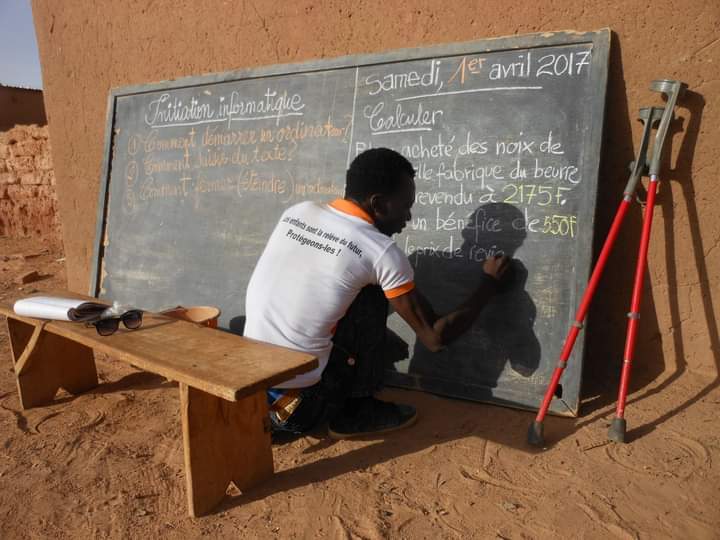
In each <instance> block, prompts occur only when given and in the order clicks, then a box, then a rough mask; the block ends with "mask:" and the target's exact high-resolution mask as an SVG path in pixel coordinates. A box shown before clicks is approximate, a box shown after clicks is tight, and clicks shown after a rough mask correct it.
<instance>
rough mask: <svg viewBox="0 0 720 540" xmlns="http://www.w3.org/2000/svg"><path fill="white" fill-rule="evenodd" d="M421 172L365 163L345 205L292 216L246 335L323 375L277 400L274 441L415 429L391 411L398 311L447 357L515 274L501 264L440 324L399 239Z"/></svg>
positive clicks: (273, 249) (272, 247)
mask: <svg viewBox="0 0 720 540" xmlns="http://www.w3.org/2000/svg"><path fill="white" fill-rule="evenodd" d="M414 177H415V171H414V169H413V167H412V165H411V164H410V162H409V161H408V160H407V159H405V158H404V157H403V156H402V155H401V154H399V153H397V152H395V151H393V150H389V149H387V148H376V149H371V150H367V151H366V152H363V153H362V154H360V155H358V156H357V157H356V158H355V160H353V162H352V163H351V164H350V168H349V169H348V171H347V176H346V187H345V198H344V199H337V200H335V201H334V202H332V203H330V204H318V203H315V202H310V201H307V202H302V203H299V204H297V205H295V206H292V207H291V208H289V209H287V210H286V211H285V212H284V213H283V215H282V217H281V218H280V221H279V223H278V224H277V226H276V227H275V230H274V231H273V233H272V235H271V236H270V239H269V241H268V244H267V246H266V247H265V250H264V252H263V254H262V255H261V257H260V259H259V261H258V263H257V266H256V267H255V270H254V272H253V275H252V277H251V279H250V283H249V285H248V290H247V297H246V311H245V313H246V314H247V322H246V325H245V335H246V336H248V337H251V338H254V339H258V340H261V341H265V342H269V343H273V344H275V345H282V346H285V347H289V348H292V349H296V350H300V351H303V352H307V353H310V354H313V355H315V356H317V357H318V359H319V362H320V366H319V367H318V368H317V369H315V370H314V371H311V372H309V373H305V374H302V375H298V376H297V377H295V378H293V379H291V380H289V381H286V382H285V383H283V384H281V385H279V387H278V388H275V389H272V390H271V391H270V392H269V399H270V405H271V419H272V421H273V426H274V429H275V430H276V431H290V432H293V433H304V432H307V431H309V430H311V429H313V428H314V427H315V426H316V425H317V424H318V423H319V422H320V421H322V420H323V419H328V421H329V423H328V431H329V434H330V436H331V437H334V438H345V437H353V436H359V435H367V434H371V433H378V432H384V431H391V430H394V429H399V428H401V427H405V426H409V425H410V424H412V423H413V422H414V421H415V419H416V412H415V409H414V408H413V407H411V406H409V405H402V404H395V403H389V402H384V401H380V400H378V399H376V398H375V397H374V395H375V394H376V393H377V392H378V390H379V389H380V388H381V387H382V380H383V371H384V369H385V363H384V361H383V358H384V352H385V347H386V336H387V329H386V319H387V315H388V303H389V304H390V306H392V308H393V309H394V310H395V311H396V312H397V313H398V314H399V315H400V316H401V317H402V318H403V319H404V320H405V321H406V322H407V323H408V324H409V325H410V327H411V328H412V329H413V330H414V331H415V333H416V334H417V337H418V339H419V340H420V342H422V344H423V345H425V346H426V347H427V348H428V349H429V350H431V351H438V350H440V349H442V348H443V347H444V346H445V345H447V344H448V343H450V342H451V341H452V340H453V339H455V338H456V337H458V336H460V335H461V334H462V333H463V332H465V331H466V330H467V329H468V328H469V327H470V326H471V325H472V323H473V321H474V320H475V319H476V318H477V316H478V315H479V313H480V311H481V309H482V308H483V306H484V305H485V304H486V303H487V301H488V300H489V298H490V297H491V296H492V295H493V294H494V292H495V289H496V285H497V283H498V280H499V279H500V278H501V277H502V275H503V274H504V272H505V269H506V267H507V262H508V260H507V258H506V257H494V258H491V259H488V260H486V261H485V262H484V263H483V266H482V271H481V272H478V287H477V290H476V291H475V292H474V293H473V294H472V295H471V296H470V298H469V299H468V300H467V301H465V302H464V303H463V304H462V305H460V306H459V307H458V308H457V309H456V310H454V311H452V312H451V313H448V314H447V315H444V316H438V315H436V314H435V313H434V312H433V310H432V307H431V306H430V304H429V303H428V302H427V301H426V300H425V299H424V298H423V296H422V295H421V294H420V292H419V291H418V290H417V288H416V287H415V284H414V282H413V269H412V267H411V266H410V262H409V261H408V259H407V257H406V256H405V254H404V253H403V252H402V250H401V249H400V248H399V247H398V246H397V245H396V244H395V242H394V241H393V240H392V238H391V237H392V235H393V234H396V233H399V232H400V231H402V229H403V228H404V227H405V225H406V223H407V222H408V221H409V220H410V217H411V215H410V208H411V207H412V205H413V203H414V202H415V181H414Z"/></svg>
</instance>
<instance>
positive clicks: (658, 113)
mask: <svg viewBox="0 0 720 540" xmlns="http://www.w3.org/2000/svg"><path fill="white" fill-rule="evenodd" d="M667 83H669V84H672V83H676V81H654V82H653V83H652V85H651V89H655V87H656V85H660V84H667ZM678 84H681V83H678ZM676 99H677V95H674V96H673V99H672V103H670V99H668V106H669V108H670V110H671V111H672V108H673V107H674V105H675V100H676ZM665 110H667V108H666V109H665ZM661 117H664V115H663V109H662V108H659V107H649V108H643V109H640V120H641V121H642V122H643V123H644V129H643V135H642V139H641V143H640V150H639V151H638V158H637V159H636V160H635V163H634V166H633V169H632V172H631V174H630V179H629V180H628V183H627V185H626V187H625V191H624V193H623V199H622V201H621V203H620V206H619V207H618V210H617V212H616V214H615V219H614V220H613V223H612V226H611V227H610V232H609V233H608V236H607V238H606V239H605V244H604V245H603V248H602V250H601V252H600V256H599V257H598V260H597V263H596V264H595V268H594V269H593V272H592V275H591V277H590V281H589V282H588V286H587V289H586V290H585V293H584V294H583V297H582V300H581V301H580V306H579V308H578V311H577V313H576V315H575V320H574V322H573V325H572V326H571V327H570V330H569V331H568V334H567V337H566V338H565V343H564V345H563V348H562V351H561V353H560V359H559V361H558V364H557V366H556V368H555V371H554V372H553V375H552V378H551V380H550V383H549V384H548V387H547V390H546V392H545V396H544V398H543V401H542V404H541V406H540V409H539V410H538V413H537V416H536V417H535V420H534V422H533V423H532V424H531V425H530V428H529V430H528V443H530V444H532V445H534V446H544V444H545V440H544V438H543V421H544V419H545V415H546V414H547V411H548V409H549V407H550V403H551V401H552V398H553V396H554V395H556V391H557V390H558V384H559V382H560V377H561V376H562V374H563V371H564V370H565V367H566V366H567V362H568V359H569V358H570V354H571V353H572V350H573V347H574V345H575V341H576V339H577V336H578V334H579V333H580V330H581V329H582V328H583V324H584V321H585V316H586V315H587V311H588V308H589V307H590V303H591V301H592V298H593V295H594V294H595V290H596V288H597V285H598V283H599V281H600V277H601V276H602V273H603V270H604V269H605V264H606V262H607V259H608V257H609V255H610V252H611V251H612V247H613V245H614V243H615V240H616V238H617V235H618V232H619V230H620V226H621V225H622V222H623V220H624V218H625V214H626V213H627V210H628V208H629V206H630V203H631V202H632V199H633V196H634V194H635V191H636V189H637V185H638V183H639V181H640V179H641V178H642V176H643V171H644V170H645V168H646V166H647V158H646V155H647V148H648V143H649V141H650V134H651V131H652V128H653V126H654V125H655V124H656V123H657V121H658V120H660V119H661ZM668 123H669V122H668ZM661 125H662V122H661ZM666 130H667V128H666ZM659 133H660V132H659V131H658V135H659ZM663 139H664V134H663V136H662V138H661V139H658V138H657V137H656V142H655V149H656V150H657V149H658V148H657V147H658V141H662V140H663ZM660 146H662V144H661V145H660ZM658 161H659V154H658Z"/></svg>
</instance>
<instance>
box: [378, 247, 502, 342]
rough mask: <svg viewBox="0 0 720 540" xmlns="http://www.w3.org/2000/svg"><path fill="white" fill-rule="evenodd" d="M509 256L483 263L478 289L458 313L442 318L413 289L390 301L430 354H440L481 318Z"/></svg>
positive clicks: (451, 313) (458, 308) (457, 309)
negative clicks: (481, 312)
mask: <svg viewBox="0 0 720 540" xmlns="http://www.w3.org/2000/svg"><path fill="white" fill-rule="evenodd" d="M507 265H508V258H507V257H496V258H491V259H488V260H486V261H485V262H484V263H483V271H484V273H485V275H484V276H482V279H481V281H480V284H479V285H478V288H477V289H476V290H475V291H474V292H473V294H472V295H471V296H470V298H468V299H467V300H466V301H465V302H463V303H462V304H461V305H460V306H458V307H457V308H456V309H455V310H453V311H452V312H450V313H448V314H447V315H444V316H442V317H438V316H437V315H435V313H434V311H433V309H432V306H431V305H430V303H429V302H428V301H427V300H426V299H425V297H424V296H422V294H421V293H420V292H419V291H418V290H417V289H413V290H412V291H410V292H408V293H407V294H403V295H402V296H398V297H396V298H391V299H390V305H392V307H393V309H394V310H395V311H396V312H397V313H398V314H399V315H400V316H401V317H402V318H403V319H405V321H406V322H407V323H408V324H409V325H410V327H411V328H412V329H413V330H414V331H415V333H416V334H417V337H418V339H419V340H420V342H421V343H422V344H423V345H425V347H427V348H428V349H429V350H430V351H432V352H437V351H439V350H441V349H442V348H443V347H445V346H446V345H448V344H449V343H451V342H452V341H453V340H454V339H456V338H457V337H459V336H460V335H462V334H463V333H464V332H465V331H466V330H467V329H468V328H470V326H471V325H472V323H473V322H474V321H475V319H477V317H478V315H480V311H482V308H483V307H485V304H487V302H488V300H489V299H490V298H491V297H492V296H493V294H494V293H495V289H496V286H497V280H499V279H500V278H501V277H502V275H503V274H504V273H505V270H506V269H507Z"/></svg>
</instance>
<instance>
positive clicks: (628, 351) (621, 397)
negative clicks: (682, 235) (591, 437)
mask: <svg viewBox="0 0 720 540" xmlns="http://www.w3.org/2000/svg"><path fill="white" fill-rule="evenodd" d="M658 182H659V180H658V177H657V175H655V174H653V175H650V184H649V185H648V196H647V205H646V207H645V220H644V221H643V228H642V236H641V238H640V248H639V250H638V260H637V265H636V267H635V283H634V285H633V294H632V301H631V303H630V313H628V328H627V337H626V339H625V351H624V353H623V367H622V375H621V376H620V389H619V390H618V402H617V408H616V411H615V416H616V418H623V417H624V416H625V401H626V399H627V393H628V387H629V385H630V371H631V369H632V361H633V353H634V351H635V338H636V337H637V330H638V326H639V324H640V303H641V301H642V292H643V281H644V280H645V269H646V268H647V253H648V246H649V245H650V231H651V229H652V221H653V213H654V212H653V210H654V208H655V193H656V192H657V186H658Z"/></svg>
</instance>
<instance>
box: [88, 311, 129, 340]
mask: <svg viewBox="0 0 720 540" xmlns="http://www.w3.org/2000/svg"><path fill="white" fill-rule="evenodd" d="M142 314H143V312H142V311H140V310H139V309H131V310H130V311H126V312H125V313H123V314H122V315H120V316H119V317H110V318H108V319H100V320H98V321H94V322H90V323H87V324H86V326H88V327H90V326H94V327H95V329H96V330H97V333H98V334H100V335H101V336H111V335H112V334H114V333H115V332H117V330H118V328H120V321H122V323H123V324H124V325H125V328H127V329H128V330H137V329H138V328H140V327H141V326H142Z"/></svg>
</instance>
